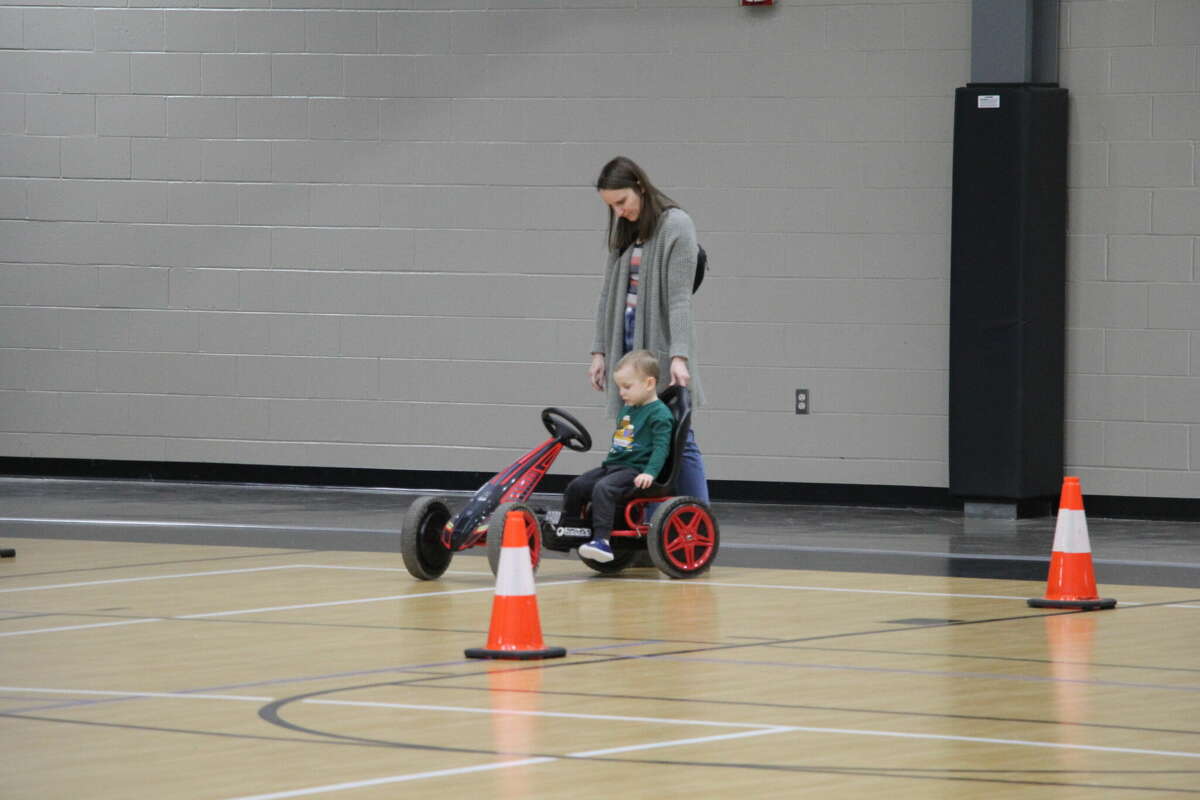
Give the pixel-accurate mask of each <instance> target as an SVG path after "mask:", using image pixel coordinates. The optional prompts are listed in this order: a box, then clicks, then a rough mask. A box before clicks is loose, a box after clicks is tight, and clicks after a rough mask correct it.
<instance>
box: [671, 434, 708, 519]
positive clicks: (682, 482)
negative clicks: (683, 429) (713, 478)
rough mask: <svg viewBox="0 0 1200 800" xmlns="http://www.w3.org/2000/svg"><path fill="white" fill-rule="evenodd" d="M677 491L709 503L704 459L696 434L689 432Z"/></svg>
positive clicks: (677, 479)
mask: <svg viewBox="0 0 1200 800" xmlns="http://www.w3.org/2000/svg"><path fill="white" fill-rule="evenodd" d="M675 491H676V492H678V493H679V494H681V495H687V496H688V497H695V498H698V499H700V500H703V501H704V502H705V503H707V502H708V478H707V477H706V476H705V474H704V457H703V456H702V455H701V454H700V447H699V445H697V444H696V432H695V431H688V436H687V442H686V443H685V444H684V446H683V454H682V456H681V457H680V461H679V477H678V478H676V480H675Z"/></svg>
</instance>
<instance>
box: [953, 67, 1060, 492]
mask: <svg viewBox="0 0 1200 800" xmlns="http://www.w3.org/2000/svg"><path fill="white" fill-rule="evenodd" d="M983 95H986V96H989V97H996V98H998V101H999V107H997V108H988V107H981V106H987V105H991V104H994V103H995V100H987V99H985V100H984V101H983V102H982V103H981V101H980V99H979V98H980V96H983ZM1066 187H1067V91H1066V90H1065V89H1059V88H1051V87H1042V86H1024V85H1022V86H1012V85H1006V86H986V85H976V84H972V85H970V86H968V87H965V88H960V89H958V90H957V91H956V92H955V105H954V188H953V204H952V223H951V246H950V273H951V274H950V493H951V494H953V495H956V496H959V497H964V498H975V499H980V500H994V501H996V502H1003V501H1008V500H1014V501H1015V500H1023V499H1031V498H1038V497H1053V496H1056V495H1057V494H1058V491H1059V488H1060V487H1061V482H1062V469H1063V386H1064V360H1065V359H1064V348H1065V326H1066V315H1065V299H1066V288H1065V283H1066V225H1067V218H1066V208H1067V202H1066V197H1067V193H1066Z"/></svg>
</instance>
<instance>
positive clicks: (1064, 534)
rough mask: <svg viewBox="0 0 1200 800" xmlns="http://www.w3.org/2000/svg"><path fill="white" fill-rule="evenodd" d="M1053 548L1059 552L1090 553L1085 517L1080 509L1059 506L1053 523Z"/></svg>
mask: <svg viewBox="0 0 1200 800" xmlns="http://www.w3.org/2000/svg"><path fill="white" fill-rule="evenodd" d="M1053 549H1054V550H1056V551H1058V552H1060V553H1090V552H1092V547H1091V544H1090V543H1089V542H1088V529H1087V517H1085V516H1084V514H1083V510H1082V509H1070V508H1060V509H1059V510H1058V520H1057V521H1056V522H1055V524H1054V547H1053Z"/></svg>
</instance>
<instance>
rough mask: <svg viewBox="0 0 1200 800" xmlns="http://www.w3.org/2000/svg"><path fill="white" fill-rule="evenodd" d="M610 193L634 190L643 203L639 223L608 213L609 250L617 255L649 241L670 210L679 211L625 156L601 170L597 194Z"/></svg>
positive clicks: (609, 211) (610, 210)
mask: <svg viewBox="0 0 1200 800" xmlns="http://www.w3.org/2000/svg"><path fill="white" fill-rule="evenodd" d="M608 189H633V190H634V191H635V192H637V193H638V196H639V197H640V198H641V199H642V213H641V214H639V215H638V218H637V220H636V221H635V222H630V221H629V220H627V219H625V218H624V217H618V216H617V215H616V214H615V213H613V210H612V208H611V207H610V208H609V209H608V247H609V249H610V250H612V251H614V252H617V253H620V252H622V251H623V250H625V248H626V247H629V245H631V244H633V243H634V242H644V241H646V240H647V239H649V238H650V237H651V236H653V235H654V231H655V229H656V228H658V223H659V220H660V219H661V218H662V215H663V212H664V211H666V210H667V209H668V208H679V204H678V203H676V202H675V201H674V200H672V199H671V198H669V197H667V196H666V195H665V194H663V193H662V192H660V191H659V190H658V187H656V186H655V185H654V184H653V183H651V182H650V178H649V176H647V175H646V171H645V170H643V169H642V168H641V167H639V166H638V165H637V164H636V163H635V162H634V161H633V159H631V158H626V157H625V156H617V157H616V158H614V159H613V160H612V161H609V162H608V163H607V164H605V165H604V167H603V168H602V169H601V170H600V177H599V178H597V179H596V191H604V190H608Z"/></svg>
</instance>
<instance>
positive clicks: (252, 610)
mask: <svg viewBox="0 0 1200 800" xmlns="http://www.w3.org/2000/svg"><path fill="white" fill-rule="evenodd" d="M586 580H587V579H586V578H580V579H577V580H569V581H546V582H545V583H542V584H541V586H562V585H565V584H572V583H584V582H585V581H586ZM495 590H496V589H495V587H494V586H481V587H479V588H475V589H452V590H450V591H444V592H421V593H419V594H390V595H386V596H384V597H363V598H358V599H355V600H330V601H327V602H323V603H301V604H299V605H291V606H266V607H263V608H244V609H238V610H234V611H209V612H205V613H203V614H177V615H175V616H173V617H171V619H201V618H206V617H232V616H236V615H238V614H258V613H262V612H267V611H295V610H298V609H302V608H327V607H330V606H348V605H355V604H357V603H380V602H384V601H387V600H411V599H414V598H418V597H445V596H448V595H455V594H471V593H476V592H494V591H495Z"/></svg>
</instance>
